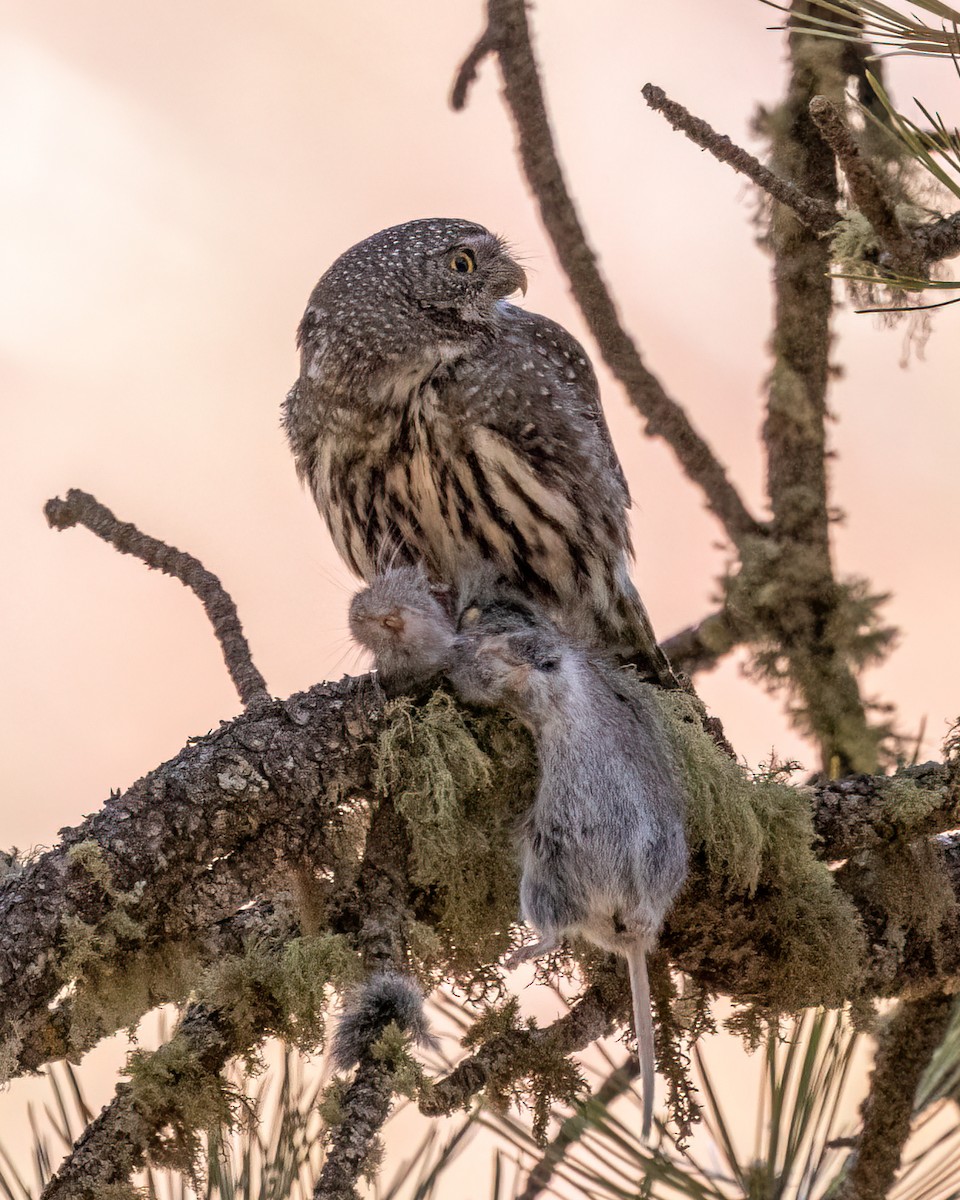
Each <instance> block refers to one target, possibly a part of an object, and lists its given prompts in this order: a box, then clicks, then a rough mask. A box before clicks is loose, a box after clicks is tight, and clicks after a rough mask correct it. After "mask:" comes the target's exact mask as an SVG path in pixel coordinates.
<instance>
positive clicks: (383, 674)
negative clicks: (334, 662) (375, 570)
mask: <svg viewBox="0 0 960 1200" xmlns="http://www.w3.org/2000/svg"><path fill="white" fill-rule="evenodd" d="M450 604H451V600H450V592H449V589H448V588H445V587H443V586H441V585H437V584H433V583H431V582H430V580H429V579H428V578H427V574H426V572H425V571H424V569H423V568H422V567H420V566H413V567H410V566H402V567H389V568H387V569H386V570H385V571H383V572H381V574H379V575H377V577H376V578H375V579H374V581H373V583H371V584H370V585H369V587H365V588H363V589H362V590H361V591H359V592H357V593H356V595H355V596H354V597H353V599H352V600H351V602H350V612H349V618H348V619H349V625H350V632H351V633H352V634H353V637H354V638H355V640H356V641H357V642H359V644H360V645H361V646H363V647H364V648H365V649H367V650H369V651H371V652H372V654H373V656H374V660H375V665H376V669H377V679H378V680H379V682H380V686H381V687H382V688H383V690H384V691H385V692H386V694H387V695H388V696H390V697H395V696H400V695H404V694H409V693H415V692H417V691H420V690H422V689H423V688H424V687H425V686H426V685H428V684H429V683H430V682H432V681H434V680H437V679H439V677H440V676H441V675H442V673H443V671H444V669H445V668H446V667H447V666H449V665H450V663H451V661H452V655H453V648H454V644H455V642H456V640H457V632H456V628H455V624H454V618H453V616H452V615H451V610H450Z"/></svg>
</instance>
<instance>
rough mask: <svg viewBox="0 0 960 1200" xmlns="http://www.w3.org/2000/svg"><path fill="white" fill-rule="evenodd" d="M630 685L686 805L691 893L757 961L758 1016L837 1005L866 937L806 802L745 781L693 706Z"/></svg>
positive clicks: (852, 983) (797, 793)
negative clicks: (671, 758)
mask: <svg viewBox="0 0 960 1200" xmlns="http://www.w3.org/2000/svg"><path fill="white" fill-rule="evenodd" d="M637 686H638V687H641V688H646V689H647V692H648V695H649V697H650V699H651V700H652V701H653V702H654V703H656V704H658V705H659V706H660V710H661V712H662V713H663V717H664V722H665V726H666V729H667V731H668V733H669V735H670V738H671V741H672V745H673V749H674V753H675V756H676V760H677V764H678V768H679V770H680V773H681V776H682V778H683V782H684V785H685V789H686V792H687V796H688V798H689V810H688V840H689V844H690V851H691V856H692V859H693V874H694V880H693V881H692V882H691V884H690V886H689V887H688V892H691V893H696V900H697V902H698V903H699V904H701V905H704V906H705V908H706V907H710V906H713V907H714V908H715V909H716V910H717V911H723V912H725V913H726V914H727V923H728V925H729V926H730V929H729V934H730V936H732V937H734V938H736V939H737V941H738V942H742V943H743V945H744V946H749V947H750V950H751V957H755V956H756V954H757V951H761V952H762V955H763V960H764V962H765V964H766V966H765V972H766V974H765V977H764V989H763V990H764V995H763V1000H762V1003H761V1002H760V1001H759V999H758V1000H757V1002H756V1003H757V1005H759V1008H756V1011H759V1012H763V1013H767V1012H790V1011H794V1010H796V1009H797V1008H799V1007H802V1006H803V1005H808V1004H812V1003H818V1002H819V1003H823V1004H827V1005H830V1004H839V1003H842V1002H843V1000H844V999H846V998H848V997H849V996H850V995H851V994H853V993H854V992H856V990H857V981H858V979H859V977H860V970H861V966H860V964H861V961H862V955H863V951H864V945H863V934H862V931H861V927H860V922H859V918H858V916H857V912H856V909H855V907H854V906H853V904H852V903H851V901H850V900H849V899H848V898H847V897H846V896H845V895H844V894H843V893H842V892H841V891H840V889H839V888H838V887H837V885H836V882H835V880H834V878H833V875H832V873H831V872H830V870H829V869H828V867H827V866H826V865H825V864H824V863H823V862H821V861H820V860H819V859H818V858H817V856H816V854H815V853H814V849H813V847H814V842H815V838H814V831H813V823H812V818H811V813H810V803H809V798H808V796H807V794H806V793H804V792H803V791H802V790H800V789H798V788H794V787H790V786H789V785H787V784H784V783H780V782H777V781H776V779H771V778H767V779H766V780H761V781H759V782H758V781H755V780H753V779H751V778H750V777H749V775H748V774H747V772H746V771H745V770H743V768H741V767H740V766H739V765H738V764H737V763H735V762H734V761H733V760H731V759H730V758H728V757H727V756H726V755H724V754H723V753H722V752H721V751H720V750H719V749H718V748H717V747H716V745H715V744H714V743H713V741H712V739H711V738H710V737H709V736H708V735H707V734H706V733H705V732H704V730H703V728H702V726H701V724H700V721H699V718H698V716H697V709H696V702H695V701H694V700H693V699H692V698H691V697H689V696H687V695H685V694H683V693H681V692H661V691H658V690H656V689H653V688H648V687H647V685H644V684H638V685H637ZM704 910H705V909H704ZM704 910H701V911H704ZM739 999H741V1000H743V1001H746V1002H748V1003H749V998H748V997H739Z"/></svg>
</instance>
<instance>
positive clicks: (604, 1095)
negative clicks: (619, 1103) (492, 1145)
mask: <svg viewBox="0 0 960 1200" xmlns="http://www.w3.org/2000/svg"><path fill="white" fill-rule="evenodd" d="M639 1074H640V1063H639V1062H638V1061H637V1059H636V1057H634V1056H631V1057H630V1058H629V1059H627V1061H626V1062H625V1063H622V1064H621V1065H620V1066H619V1067H617V1068H616V1069H615V1070H613V1071H611V1072H610V1074H609V1075H608V1076H607V1078H606V1079H605V1080H604V1081H603V1083H602V1084H601V1085H600V1087H598V1088H597V1090H596V1091H595V1092H594V1093H593V1095H592V1096H590V1097H589V1098H588V1099H587V1100H585V1101H584V1102H583V1105H582V1106H581V1107H580V1108H579V1110H578V1111H577V1112H575V1113H573V1115H572V1116H569V1117H567V1119H566V1120H565V1121H564V1122H563V1123H562V1124H561V1126H560V1128H559V1129H558V1130H557V1133H556V1136H555V1137H554V1138H553V1139H552V1140H551V1141H550V1142H549V1143H548V1144H547V1146H546V1147H545V1148H544V1152H543V1154H542V1155H541V1157H540V1159H539V1160H538V1162H536V1163H535V1164H534V1166H533V1168H532V1169H531V1171H530V1174H529V1175H528V1176H527V1183H526V1187H524V1189H523V1191H522V1192H521V1193H520V1195H519V1196H518V1197H517V1200H536V1197H537V1196H542V1195H543V1193H544V1192H545V1191H546V1189H547V1188H548V1187H549V1186H550V1180H551V1179H552V1178H553V1176H554V1174H555V1172H556V1170H557V1168H558V1166H559V1165H560V1164H561V1163H562V1162H563V1159H564V1156H565V1155H566V1154H567V1152H568V1151H569V1150H570V1149H571V1147H572V1146H575V1145H576V1143H577V1142H578V1141H579V1140H580V1139H581V1138H582V1137H583V1134H584V1133H585V1132H586V1130H587V1129H589V1128H590V1115H591V1110H596V1111H600V1112H605V1111H606V1110H607V1108H608V1107H609V1106H610V1105H611V1104H612V1103H613V1102H614V1100H617V1099H618V1098H619V1097H620V1096H622V1095H623V1094H624V1092H627V1091H629V1089H630V1088H631V1087H632V1086H633V1084H634V1082H635V1081H636V1079H637V1078H638V1076H639Z"/></svg>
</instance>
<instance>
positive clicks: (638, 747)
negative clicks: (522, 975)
mask: <svg viewBox="0 0 960 1200" xmlns="http://www.w3.org/2000/svg"><path fill="white" fill-rule="evenodd" d="M608 670H609V668H606V667H604V666H603V665H601V664H598V663H596V662H594V661H593V660H591V658H590V656H589V655H588V654H587V653H585V652H584V651H582V650H579V649H577V648H576V647H574V646H572V645H571V644H570V643H569V642H568V641H567V640H566V639H564V638H562V637H559V636H558V635H557V634H555V633H550V632H548V631H545V630H543V629H535V630H527V631H524V632H517V633H507V634H500V635H496V636H491V637H486V638H481V639H479V640H478V641H477V642H476V643H475V644H474V645H473V646H472V647H470V652H469V653H462V654H461V655H460V656H459V657H458V659H457V661H456V663H455V665H454V667H453V669H452V671H451V673H450V678H451V681H452V682H453V684H454V686H455V688H456V689H457V690H458V692H459V693H460V694H461V696H462V697H463V698H464V699H466V700H469V701H470V702H472V703H475V704H499V705H503V706H504V707H506V708H508V709H509V710H510V711H512V712H513V713H514V714H515V715H516V716H517V717H519V718H520V720H521V721H523V722H524V724H526V725H527V727H528V728H529V729H530V731H531V733H532V734H533V736H534V739H535V740H536V744H537V753H538V757H539V762H540V784H539V788H538V791H537V798H536V801H535V803H534V805H533V809H532V810H531V812H530V813H529V815H528V816H527V819H526V822H525V826H524V831H523V876H522V879H521V884H520V908H521V912H522V913H523V916H524V919H525V920H526V921H528V922H529V923H530V924H531V925H532V926H534V928H535V929H536V930H537V932H538V933H539V935H540V940H539V941H538V942H537V943H536V944H535V945H533V946H528V947H524V948H523V949H521V950H519V951H518V952H517V953H516V954H515V955H514V956H512V958H511V960H510V965H512V966H515V965H517V964H518V963H519V962H523V961H525V960H526V959H529V958H535V957H538V956H539V955H541V954H545V953H547V952H549V951H550V950H553V949H554V948H555V947H556V946H557V945H559V943H560V941H561V940H562V939H563V938H564V937H569V936H580V937H583V938H586V939H587V940H588V941H590V942H593V943H594V944H595V945H597V946H600V947H602V948H603V949H605V950H612V951H614V952H615V953H617V954H622V955H624V956H625V957H626V959H627V960H628V963H629V968H630V983H631V989H632V992H633V1002H634V1024H635V1027H636V1033H637V1040H638V1049H639V1054H640V1063H641V1068H642V1077H643V1089H644V1117H643V1136H644V1138H646V1137H647V1136H648V1134H649V1131H650V1123H651V1118H652V1109H653V1082H654V1053H653V1025H652V1017H651V1013H650V998H649V985H648V981H647V969H646V956H647V953H648V952H649V951H650V950H651V949H652V948H653V947H654V946H655V944H656V940H657V935H658V934H659V931H660V927H661V925H662V924H663V919H664V916H665V915H666V913H667V910H668V909H669V907H670V905H671V904H672V902H673V900H674V898H675V897H676V895H677V893H678V892H679V890H680V888H681V887H682V885H683V882H684V880H685V878H686V873H687V847H686V837H685V834H684V798H683V793H682V790H681V788H680V786H679V784H678V782H677V775H676V771H675V770H674V767H673V762H672V757H671V753H670V750H669V746H668V743H667V739H666V735H665V733H664V731H663V729H662V727H661V725H660V722H659V719H658V716H657V714H656V712H655V710H654V709H653V708H652V707H651V705H650V704H649V703H647V702H645V701H644V699H643V698H642V697H637V698H635V699H633V700H632V701H628V700H627V699H625V698H624V697H623V696H622V695H621V694H618V691H617V690H615V689H614V688H613V687H612V686H611V684H610V683H609V682H608V680H607V678H606V676H607V673H608Z"/></svg>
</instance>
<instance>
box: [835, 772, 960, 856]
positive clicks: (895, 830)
mask: <svg viewBox="0 0 960 1200" xmlns="http://www.w3.org/2000/svg"><path fill="white" fill-rule="evenodd" d="M904 784H907V785H908V786H911V787H916V788H917V789H919V791H920V793H921V794H922V795H923V796H924V797H925V798H926V799H927V800H928V805H918V806H917V807H916V808H913V809H909V808H907V807H905V806H903V805H902V803H899V802H898V801H899V795H898V793H899V792H900V791H901V789H902V787H903V785H904ZM815 795H816V803H815V805H814V809H813V825H814V829H815V830H816V833H817V836H818V838H819V840H820V844H819V850H818V852H819V854H820V856H821V857H822V858H824V859H826V860H827V861H828V862H829V861H839V860H841V859H846V858H850V857H851V856H853V855H854V854H859V853H862V852H863V851H865V850H880V849H882V848H883V847H884V846H889V845H891V844H892V843H894V842H900V843H902V844H906V843H908V842H912V841H917V840H918V839H920V838H925V837H933V836H934V835H936V834H938V833H943V832H946V831H947V830H950V829H955V828H956V827H957V825H958V824H960V792H958V789H957V784H956V781H955V780H954V779H953V778H952V776H951V770H950V767H949V766H947V765H945V764H943V763H937V762H927V763H921V764H919V765H918V766H915V767H906V768H904V769H903V770H902V771H898V772H897V774H896V775H892V776H882V775H880V776H873V775H852V776H849V777H848V778H846V779H835V780H831V781H830V782H828V783H824V784H821V785H820V786H819V787H818V788H817V790H816V793H815Z"/></svg>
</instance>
